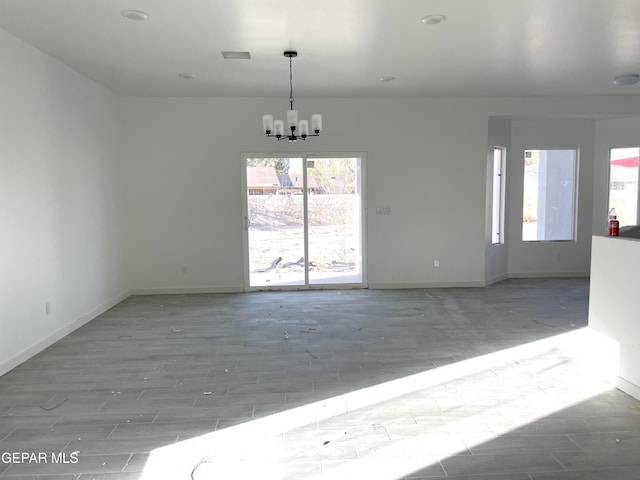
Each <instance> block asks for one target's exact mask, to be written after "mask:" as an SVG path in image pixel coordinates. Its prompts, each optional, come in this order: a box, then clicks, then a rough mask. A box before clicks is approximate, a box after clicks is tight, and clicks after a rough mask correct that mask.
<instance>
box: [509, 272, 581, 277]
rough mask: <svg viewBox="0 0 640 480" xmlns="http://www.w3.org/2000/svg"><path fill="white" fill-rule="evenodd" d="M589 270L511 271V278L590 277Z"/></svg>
mask: <svg viewBox="0 0 640 480" xmlns="http://www.w3.org/2000/svg"><path fill="white" fill-rule="evenodd" d="M589 276H590V273H589V272H510V273H509V274H508V277H509V278H588V277H589Z"/></svg>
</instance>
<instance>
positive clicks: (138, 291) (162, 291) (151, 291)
mask: <svg viewBox="0 0 640 480" xmlns="http://www.w3.org/2000/svg"><path fill="white" fill-rule="evenodd" d="M243 291H244V286H242V285H223V286H221V287H162V288H133V289H132V290H131V295H183V294H189V293H241V292H243Z"/></svg>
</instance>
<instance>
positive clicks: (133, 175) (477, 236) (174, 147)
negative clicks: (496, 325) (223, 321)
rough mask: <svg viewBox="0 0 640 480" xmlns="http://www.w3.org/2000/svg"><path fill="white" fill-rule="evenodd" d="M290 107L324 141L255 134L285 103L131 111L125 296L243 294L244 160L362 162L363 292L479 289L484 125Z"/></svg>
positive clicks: (434, 113)
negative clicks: (320, 123)
mask: <svg viewBox="0 0 640 480" xmlns="http://www.w3.org/2000/svg"><path fill="white" fill-rule="evenodd" d="M299 103H300V105H299V106H298V108H299V109H300V113H301V115H307V116H308V115H309V114H310V113H311V112H316V111H318V112H321V113H322V114H323V115H324V120H325V131H324V134H323V136H321V137H320V138H314V139H310V140H308V141H307V142H306V143H302V142H300V143H298V144H295V145H294V144H289V143H285V142H280V143H276V142H275V141H274V140H272V139H266V138H264V137H263V136H262V134H261V133H260V132H261V130H260V128H261V115H262V114H263V113H265V112H273V113H276V114H277V113H278V112H281V113H282V114H284V113H285V109H286V106H287V105H286V101H278V100H274V99H153V98H135V99H127V101H126V105H125V107H124V111H125V118H126V128H125V131H126V134H125V140H124V145H125V149H126V152H127V162H128V164H129V176H130V184H129V192H130V197H129V199H128V204H129V205H131V209H130V210H129V212H130V214H131V216H130V218H129V223H128V226H129V228H130V232H131V236H130V242H131V245H132V250H131V258H130V262H129V264H130V265H131V267H132V269H131V279H132V287H133V289H134V290H135V291H180V290H181V289H182V290H183V291H207V290H208V291H219V290H233V289H235V290H241V289H242V282H243V271H242V269H243V262H242V258H243V257H242V255H243V252H242V242H241V239H242V211H241V196H242V194H243V192H242V189H241V182H240V179H241V156H240V154H241V152H260V153H267V152H275V153H277V152H280V153H285V154H286V153H290V152H304V151H306V152H350V151H365V152H367V182H368V183H367V185H368V189H367V192H368V210H369V214H368V222H367V223H368V258H369V262H368V272H369V278H368V280H369V284H370V285H371V286H373V287H389V286H398V287H401V286H422V285H431V284H447V283H449V282H465V283H469V284H482V283H483V281H484V220H485V212H484V201H482V202H478V199H483V200H484V196H485V185H484V182H482V181H480V182H479V181H478V179H479V178H484V176H485V172H486V165H485V159H484V153H485V152H486V145H487V126H486V125H487V118H486V115H483V114H482V112H481V111H480V110H477V109H476V111H475V112H474V111H473V110H472V109H469V103H468V102H464V101H462V102H460V101H455V100H416V99H404V100H385V99H362V100H336V99H328V100H327V99H304V100H299ZM375 206H390V207H391V215H384V216H378V215H375ZM434 259H439V260H440V268H439V269H435V268H433V260H434ZM182 266H186V267H187V269H188V272H189V273H188V274H187V275H184V274H182Z"/></svg>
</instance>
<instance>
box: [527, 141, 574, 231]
mask: <svg viewBox="0 0 640 480" xmlns="http://www.w3.org/2000/svg"><path fill="white" fill-rule="evenodd" d="M534 151H538V152H543V151H547V152H549V151H569V152H574V162H573V189H572V192H571V238H563V239H553V240H546V239H543V240H540V239H536V240H526V239H525V238H524V225H525V223H526V222H525V221H524V214H525V187H524V181H525V180H524V178H525V167H526V165H525V160H526V154H527V152H534ZM579 165H580V149H579V148H577V147H551V148H525V149H524V150H523V151H522V177H521V178H522V182H523V186H522V196H521V199H522V208H521V215H522V217H521V222H520V225H521V229H520V239H521V241H522V242H523V243H557V242H576V241H578V188H579V171H580V168H579ZM536 213H537V212H536Z"/></svg>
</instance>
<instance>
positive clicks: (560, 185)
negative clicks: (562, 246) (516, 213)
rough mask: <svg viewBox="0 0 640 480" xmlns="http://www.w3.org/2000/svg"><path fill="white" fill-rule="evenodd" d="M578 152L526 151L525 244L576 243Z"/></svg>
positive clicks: (523, 221) (523, 233)
mask: <svg viewBox="0 0 640 480" xmlns="http://www.w3.org/2000/svg"><path fill="white" fill-rule="evenodd" d="M577 157H578V152H577V150H526V151H525V152H524V193H523V202H522V240H523V241H525V242H544V241H558V240H574V223H575V221H574V218H575V190H576V165H577Z"/></svg>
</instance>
